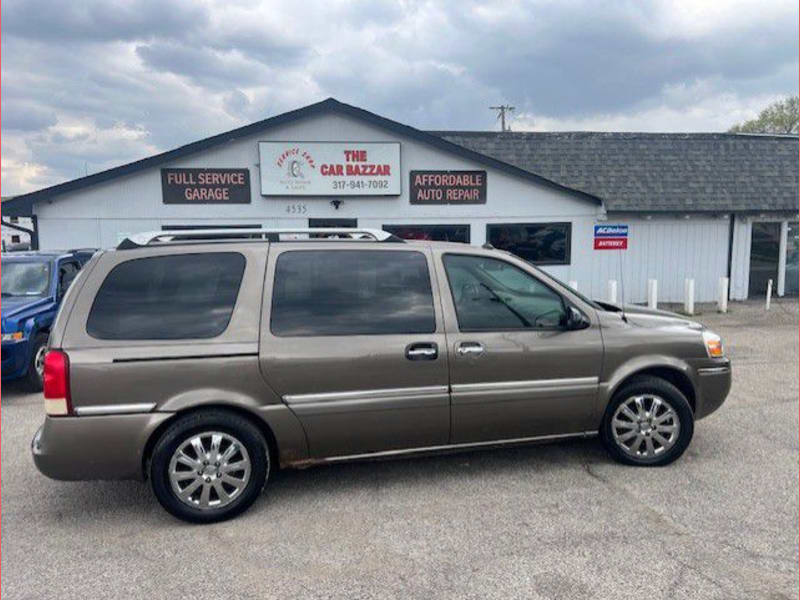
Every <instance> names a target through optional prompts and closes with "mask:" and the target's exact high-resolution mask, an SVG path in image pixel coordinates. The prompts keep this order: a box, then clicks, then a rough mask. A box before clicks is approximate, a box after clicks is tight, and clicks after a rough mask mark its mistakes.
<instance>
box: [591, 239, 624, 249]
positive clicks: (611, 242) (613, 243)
mask: <svg viewBox="0 0 800 600" xmlns="http://www.w3.org/2000/svg"><path fill="white" fill-rule="evenodd" d="M594 249H595V250H627V249H628V238H626V237H623V238H594Z"/></svg>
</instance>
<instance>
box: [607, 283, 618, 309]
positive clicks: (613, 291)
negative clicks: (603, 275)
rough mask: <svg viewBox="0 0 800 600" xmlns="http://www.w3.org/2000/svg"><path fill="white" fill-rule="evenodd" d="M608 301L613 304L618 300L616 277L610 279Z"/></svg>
mask: <svg viewBox="0 0 800 600" xmlns="http://www.w3.org/2000/svg"><path fill="white" fill-rule="evenodd" d="M608 301H609V302H611V304H616V302H617V280H616V279H609V280H608Z"/></svg>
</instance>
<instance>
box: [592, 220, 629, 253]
mask: <svg viewBox="0 0 800 600" xmlns="http://www.w3.org/2000/svg"><path fill="white" fill-rule="evenodd" d="M594 249H595V250H627V249H628V226H627V225H595V226H594Z"/></svg>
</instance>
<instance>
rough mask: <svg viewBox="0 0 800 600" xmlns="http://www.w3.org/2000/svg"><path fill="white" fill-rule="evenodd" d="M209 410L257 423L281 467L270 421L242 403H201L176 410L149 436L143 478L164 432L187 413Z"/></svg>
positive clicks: (271, 455)
mask: <svg viewBox="0 0 800 600" xmlns="http://www.w3.org/2000/svg"><path fill="white" fill-rule="evenodd" d="M208 410H221V411H225V412H228V413H231V414H234V415H238V416H240V417H243V418H244V419H246V420H247V421H249V422H250V423H252V424H253V425H255V426H256V427H257V428H258V430H259V431H260V432H261V435H263V436H264V439H265V440H266V442H267V449H268V450H269V453H270V456H269V458H270V460H271V461H272V465H273V467H274V468H276V469H277V468H280V450H279V447H278V442H277V439H276V438H275V433H274V432H273V431H272V427H270V425H269V423H267V421H265V420H264V419H263V418H261V417H260V416H259V415H258V414H256V413H254V412H253V411H251V410H248V409H247V408H244V407H242V406H240V405H234V404H225V403H209V404H201V405H198V406H191V407H187V408H184V409H182V410H179V411H177V412H175V413H174V414H173V415H172V416H171V417H170V418H169V419H166V420H164V422H163V423H160V424H159V425H158V427H156V428H155V429H154V430H153V431H152V433H150V436H149V437H148V438H147V441H146V442H145V445H144V449H143V451H142V466H141V468H142V477H143V479H147V478H148V471H149V469H148V467H149V464H150V458H151V457H152V456H153V450H154V449H155V446H156V444H157V443H158V440H159V439H160V438H161V436H162V435H163V433H164V432H165V431H166V430H167V428H168V427H170V426H171V425H172V424H173V423H174V422H175V421H176V420H177V419H180V418H182V417H185V416H186V415H191V414H194V413H198V412H204V411H208Z"/></svg>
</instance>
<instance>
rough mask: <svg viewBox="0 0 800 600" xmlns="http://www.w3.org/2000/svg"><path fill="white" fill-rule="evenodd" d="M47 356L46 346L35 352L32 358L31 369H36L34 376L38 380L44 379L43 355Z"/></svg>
mask: <svg viewBox="0 0 800 600" xmlns="http://www.w3.org/2000/svg"><path fill="white" fill-rule="evenodd" d="M45 354H47V346H41V347H40V348H39V349H38V350H36V356H34V357H33V368H34V369H36V374H37V375H38V376H39V379H41V378H42V377H44V355H45Z"/></svg>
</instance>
